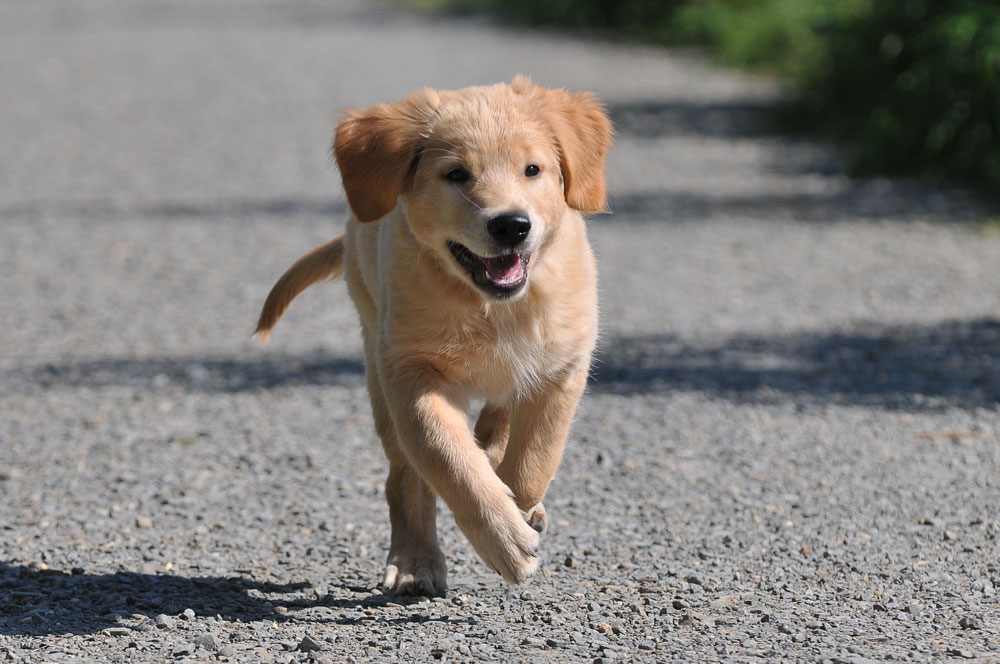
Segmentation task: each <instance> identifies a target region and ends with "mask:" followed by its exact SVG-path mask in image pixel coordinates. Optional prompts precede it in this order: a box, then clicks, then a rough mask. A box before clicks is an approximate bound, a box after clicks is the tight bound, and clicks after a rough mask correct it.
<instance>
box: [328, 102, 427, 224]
mask: <svg viewBox="0 0 1000 664" xmlns="http://www.w3.org/2000/svg"><path fill="white" fill-rule="evenodd" d="M438 104H439V97H438V95H437V93H436V92H434V91H433V90H430V89H428V88H424V89H422V90H419V91H417V92H414V93H413V94H411V95H409V96H407V97H405V98H404V99H402V100H400V101H398V102H395V103H393V104H378V105H377V106H372V107H371V108H369V109H365V110H359V109H353V110H349V111H346V112H345V117H344V119H343V120H341V122H340V124H339V125H337V129H336V131H335V132H334V139H333V154H334V157H335V158H336V160H337V167H338V168H339V169H340V177H341V179H342V180H343V182H344V191H345V192H346V193H347V202H348V204H350V206H351V210H352V211H353V212H354V216H356V217H357V218H358V221H375V220H376V219H380V218H382V217H384V216H385V215H386V214H388V213H389V212H390V211H391V210H392V209H393V208H394V207H396V199H397V198H398V197H399V195H400V194H401V193H403V191H404V189H405V188H406V185H407V183H408V180H409V178H410V176H411V175H412V173H411V171H412V167H413V166H414V164H415V160H416V159H417V155H418V149H419V147H420V140H421V137H422V135H423V134H424V133H425V132H426V130H427V127H428V125H429V123H430V121H431V119H432V118H433V115H434V112H435V110H436V109H437V107H438Z"/></svg>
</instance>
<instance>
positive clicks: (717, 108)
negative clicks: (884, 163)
mask: <svg viewBox="0 0 1000 664" xmlns="http://www.w3.org/2000/svg"><path fill="white" fill-rule="evenodd" d="M776 103H777V102H770V101H767V100H761V101H750V102H746V101H743V102H740V101H737V102H656V101H650V102H634V103H618V104H611V105H609V107H608V112H609V114H610V116H611V118H612V121H613V122H614V125H615V131H616V133H617V134H618V135H619V136H626V137H627V136H631V137H635V138H639V139H644V140H650V139H657V138H676V137H684V136H697V137H707V138H710V139H715V138H718V139H722V140H726V141H729V142H730V143H732V142H733V141H734V140H735V141H740V140H745V141H761V140H763V141H766V143H764V144H763V152H762V164H761V168H762V170H763V172H764V173H766V174H768V175H773V176H777V177H779V178H798V179H799V180H801V182H800V183H799V184H798V185H797V186H795V187H792V188H789V187H787V186H785V187H782V188H781V192H780V193H774V192H775V188H774V187H766V188H763V189H762V192H761V193H745V192H741V193H737V194H727V193H724V192H712V193H704V192H701V191H698V192H686V191H669V190H662V189H657V190H653V191H635V192H631V193H626V194H619V195H615V194H614V193H613V192H612V195H611V200H610V206H611V209H612V210H613V211H614V212H615V215H616V216H613V217H611V218H610V220H612V221H615V220H617V221H643V220H656V221H663V220H666V221H672V222H683V221H701V220H712V219H717V218H741V219H760V220H765V221H769V220H786V221H801V222H807V223H808V222H813V223H815V222H834V221H850V220H860V219H864V220H876V219H877V220H885V219H890V220H895V221H912V220H916V219H921V220H925V221H933V222H954V221H956V220H962V221H977V220H979V219H981V218H983V217H985V216H988V215H990V214H995V213H996V211H997V210H1000V201H997V200H994V201H992V202H990V201H987V200H984V199H983V198H982V197H981V196H980V197H974V196H972V195H971V194H970V193H969V192H964V191H961V190H956V189H951V190H943V189H942V188H941V187H937V186H935V187H929V186H927V183H926V182H921V181H917V180H910V179H906V178H893V179H887V178H847V177H846V176H845V175H844V173H846V171H847V166H848V165H847V159H846V158H845V155H844V154H842V153H841V152H840V151H838V150H837V149H836V147H835V146H834V145H832V144H829V145H823V144H821V143H817V142H816V141H814V140H798V139H795V138H789V137H788V136H787V135H783V134H782V133H781V132H778V131H777V130H776V124H775V121H774V109H775V108H776ZM770 144H774V145H778V144H780V146H781V149H774V150H770V152H769V151H768V148H767V146H768V145H770ZM768 154H772V157H771V158H768V156H767V155H768Z"/></svg>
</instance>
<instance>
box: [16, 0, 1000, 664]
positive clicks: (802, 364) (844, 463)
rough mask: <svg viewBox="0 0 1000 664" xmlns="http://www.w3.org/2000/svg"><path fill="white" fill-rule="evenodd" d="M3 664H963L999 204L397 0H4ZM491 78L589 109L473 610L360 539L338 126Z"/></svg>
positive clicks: (993, 574) (996, 395)
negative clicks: (574, 223) (604, 108)
mask: <svg viewBox="0 0 1000 664" xmlns="http://www.w3.org/2000/svg"><path fill="white" fill-rule="evenodd" d="M0 37H2V38H0V86H2V89H3V90H4V104H2V105H0V152H2V154H4V155H5V158H4V159H3V160H0V273H2V274H3V275H4V277H3V280H2V281H0V319H2V320H3V321H4V326H3V327H2V328H0V349H2V351H0V441H2V445H0V661H11V662H37V661H51V662H84V661H109V662H125V661H131V662H162V661H164V660H174V659H176V660H177V661H211V660H213V659H215V660H228V661H240V662H307V661H329V662H342V661H348V662H350V661H354V662H361V661H371V660H382V659H389V658H396V659H404V660H406V661H427V662H431V661H494V660H500V661H554V662H561V661H565V662H579V661H585V662H595V661H650V662H654V661H657V662H659V661H669V660H677V661H691V660H700V661H762V660H767V661H803V662H849V663H852V664H861V663H864V662H871V661H888V660H892V661H928V660H937V659H973V661H996V660H997V657H998V655H997V653H1000V639H998V637H997V634H998V633H1000V629H998V627H1000V605H998V599H997V593H996V588H997V586H998V585H1000V563H998V561H1000V545H998V535H1000V517H998V515H1000V490H998V489H1000V486H998V477H1000V473H998V470H1000V463H998V462H1000V459H998V449H1000V448H998V445H997V442H998V440H997V439H998V431H1000V408H998V406H1000V378H998V376H1000V372H998V367H1000V318H998V312H1000V281H998V280H997V278H996V266H997V265H998V264H1000V234H998V233H997V232H996V231H995V228H994V225H992V224H980V223H979V222H980V220H982V219H984V218H986V217H988V216H990V215H991V214H992V215H996V214H997V211H996V209H995V208H992V209H991V208H990V206H989V205H988V204H987V203H986V202H984V201H982V200H977V199H976V198H974V197H973V196H971V195H970V194H968V193H966V192H962V191H954V190H944V189H941V188H936V187H933V186H931V185H928V184H926V183H918V182H912V181H906V180H891V179H870V180H852V179H849V178H847V177H846V176H845V175H844V174H843V159H842V157H841V156H840V155H839V153H837V151H836V150H835V148H833V147H831V146H826V145H821V144H818V143H814V142H810V141H805V140H799V139H790V138H787V137H783V136H779V135H774V134H773V133H771V132H769V131H768V130H767V128H766V125H765V124H764V123H763V122H762V114H763V113H764V111H765V109H766V107H767V105H768V104H770V103H772V102H773V100H774V99H775V96H776V94H777V91H776V88H775V86H774V85H773V84H772V83H770V82H768V81H766V80H759V79H753V78H743V77H737V76H735V75H732V74H728V73H724V72H719V71H716V70H713V69H711V68H709V67H707V66H706V65H705V64H704V63H702V62H700V61H699V60H697V59H695V58H692V57H691V56H690V55H685V54H677V53H671V52H665V51H661V50H658V49H653V48H647V47H640V46H626V45H621V44H616V43H605V42H600V41H594V40H579V39H575V38H570V37H566V36H562V35H554V34H549V33H541V32H535V31H516V30H510V29H506V28H500V27H497V26H494V25H492V24H489V23H487V22H483V21H480V20H472V19H458V18H446V19H431V18H426V17H420V16H414V15H410V14H403V13H398V12H396V11H395V10H394V8H393V5H389V4H386V5H382V4H376V3H363V2H360V1H358V2H351V1H347V0H345V1H343V2H337V3H325V2H323V3H320V2H301V3H281V2H277V1H272V0H253V1H252V2H246V3H239V4H238V5H236V4H233V3H229V2H221V1H220V2H216V1H214V0H213V1H211V2H203V1H201V0H199V1H198V2H195V1H194V0H180V1H179V2H169V3H168V2H160V1H159V0H150V1H149V2H143V3H127V2H124V0H95V1H94V2H88V3H83V4H81V3H76V2H70V1H69V0H42V1H39V2H32V3H4V4H3V5H2V6H0ZM519 71H523V72H527V73H530V74H532V75H533V76H534V77H535V78H536V79H537V80H538V81H539V82H541V83H544V84H548V85H565V86H568V87H571V88H577V89H591V90H594V91H595V92H597V93H598V94H600V95H601V96H602V97H603V98H604V99H605V100H606V101H607V102H608V105H609V109H610V110H611V112H612V115H613V117H614V119H615V121H616V124H617V127H618V132H619V136H618V140H617V145H616V148H615V150H614V152H613V154H612V156H611V159H610V164H609V178H610V185H611V188H612V192H613V200H612V205H613V207H614V208H615V210H616V213H615V214H613V215H609V216H602V217H597V218H595V219H594V220H593V221H592V223H591V236H592V239H593V244H594V246H595V250H596V251H597V253H598V255H599V260H600V262H601V271H602V285H601V289H602V308H603V318H604V323H603V333H602V334H603V336H602V341H601V356H600V358H599V361H598V363H597V364H596V365H595V368H594V379H593V381H592V384H591V386H590V389H589V391H588V394H587V395H586V397H585V398H584V401H583V403H582V405H581V408H580V412H579V415H578V417H577V421H576V424H575V427H574V432H573V436H572V440H571V442H570V444H569V446H568V449H567V453H566V458H565V461H564V464H563V467H562V468H561V470H560V473H559V475H558V477H557V478H556V481H555V482H554V483H553V486H552V488H551V490H550V493H549V496H548V498H547V499H546V507H547V508H548V511H549V514H550V527H549V531H548V532H547V533H546V534H545V536H544V537H543V540H542V555H543V561H542V567H541V571H540V573H539V574H538V575H537V576H536V577H535V578H533V579H532V580H531V581H530V582H529V584H528V585H526V586H524V587H517V588H513V587H508V586H505V585H503V584H502V583H501V582H500V581H499V580H498V578H497V577H496V576H495V575H493V574H491V573H489V572H488V570H486V568H485V567H484V566H483V564H482V563H481V562H480V561H479V560H478V559H477V558H476V556H475V554H474V552H473V551H472V550H471V548H470V547H469V545H468V543H467V542H466V541H465V540H464V538H463V537H462V536H461V534H460V533H459V532H458V531H457V529H456V528H455V526H454V523H453V521H452V519H451V517H450V515H449V514H448V513H447V510H442V514H441V517H440V531H441V538H442V542H443V546H444V549H445V551H446V554H447V557H448V567H449V570H450V588H451V589H450V591H449V596H448V597H447V598H440V599H438V600H434V601H432V600H429V599H426V598H391V597H385V596H383V595H382V594H381V593H380V591H379V590H378V588H377V580H378V579H379V578H380V572H381V567H382V564H383V562H384V557H385V552H386V547H387V544H388V536H389V532H388V519H387V515H386V508H385V505H384V500H383V497H382V483H383V480H384V476H385V474H386V471H387V468H386V462H385V460H384V458H383V457H382V453H381V451H380V448H379V445H378V443H377V440H376V439H375V436H374V432H373V430H372V425H371V422H370V414H369V412H368V405H367V397H366V395H365V389H364V378H363V366H362V364H361V361H360V339H359V334H358V331H357V322H356V316H355V314H354V312H353V309H352V307H351V305H350V303H349V301H348V298H347V295H346V293H345V292H344V289H343V286H342V285H333V286H328V287H322V288H317V289H315V290H313V291H310V292H307V293H306V294H304V295H303V296H302V298H301V299H300V300H299V301H297V302H296V305H295V307H293V309H292V310H291V311H290V312H289V315H288V316H287V318H286V320H284V321H283V322H282V324H281V326H280V327H279V328H278V330H277V331H276V334H275V337H274V339H273V341H272V343H271V345H270V346H269V347H266V348H261V347H259V346H257V345H255V344H254V343H253V342H252V341H251V340H250V338H249V333H250V331H251V327H252V324H253V322H254V320H255V315H256V313H257V308H258V307H259V305H260V303H261V300H262V298H263V296H264V295H265V294H266V292H267V289H268V288H269V287H270V285H271V283H272V282H273V280H274V279H275V278H276V277H277V276H278V274H280V272H281V270H283V269H284V268H285V267H286V266H287V265H288V264H289V263H290V262H291V261H292V260H294V259H295V258H296V257H298V256H299V255H301V254H302V253H303V252H304V251H305V250H307V249H308V248H310V247H313V246H315V245H316V244H319V243H320V242H322V241H325V240H326V239H329V237H331V236H333V235H334V234H336V233H337V232H339V230H340V228H341V227H342V223H343V222H342V219H343V213H344V209H345V208H344V201H343V197H342V195H341V193H340V191H339V186H338V185H337V181H336V175H335V173H334V172H333V170H332V167H331V166H330V165H329V157H328V156H327V141H328V132H329V126H330V124H331V123H332V122H333V121H334V120H335V118H336V116H337V113H338V109H340V108H342V107H346V106H353V105H365V104H369V103H373V102H376V101H380V100H385V99H392V98H396V97H398V96H399V95H401V94H403V93H404V92H406V91H408V90H410V89H413V88H416V87H418V86H420V85H431V86H439V87H455V86H461V85H466V84H471V83H483V82H494V81H498V80H503V79H509V78H510V77H511V76H512V75H513V74H514V73H516V72H519Z"/></svg>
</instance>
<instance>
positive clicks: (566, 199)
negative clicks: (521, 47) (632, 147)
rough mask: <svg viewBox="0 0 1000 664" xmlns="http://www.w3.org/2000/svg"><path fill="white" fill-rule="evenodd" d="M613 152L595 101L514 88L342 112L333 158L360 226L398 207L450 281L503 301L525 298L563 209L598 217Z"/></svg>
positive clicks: (517, 83) (420, 96) (426, 93)
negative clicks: (453, 278) (533, 270)
mask: <svg viewBox="0 0 1000 664" xmlns="http://www.w3.org/2000/svg"><path fill="white" fill-rule="evenodd" d="M610 145H611V123H610V122H609V121H608V118H607V115H606V114H605V112H604V109H603V108H602V106H601V104H600V103H599V102H598V101H597V99H596V98H595V97H594V96H593V95H591V94H589V93H585V92H576V93H569V92H566V91H565V90H550V89H546V88H542V87H540V86H536V85H533V84H532V83H531V81H529V80H528V79H527V78H524V77H517V78H515V79H514V81H513V82H512V83H511V84H510V85H494V86H490V87H478V88H466V89H463V90H458V91H442V92H436V91H434V90H429V89H423V90H420V91H418V92H416V93H413V94H411V95H410V96H408V97H406V98H404V99H402V100H400V101H398V102H396V103H394V104H379V105H377V106H374V107H372V108H369V109H366V110H352V111H348V112H347V115H346V117H345V118H344V120H342V121H341V123H340V124H339V125H338V127H337V130H336V136H335V138H334V143H333V150H334V155H335V157H336V159H337V165H338V166H339V168H340V173H341V177H342V179H343V182H344V189H345V191H346V192H347V199H348V202H349V203H350V206H351V210H352V211H353V212H354V214H355V216H356V217H357V218H358V220H359V221H375V220H377V219H380V218H381V217H383V216H385V215H386V214H388V213H389V212H390V211H391V210H393V209H394V208H395V207H396V204H397V200H398V199H400V197H402V203H403V205H404V206H405V210H406V218H407V222H408V223H409V225H410V228H411V230H412V232H413V234H414V236H415V237H416V238H417V240H418V241H419V242H420V243H421V245H422V246H423V247H424V248H426V249H429V250H430V251H432V252H434V253H435V255H436V256H437V257H438V259H439V261H440V262H441V264H442V265H443V266H445V269H446V270H448V271H450V272H451V273H452V274H454V275H455V276H456V277H458V278H460V279H465V280H466V281H471V283H473V284H474V285H475V286H476V287H478V288H479V290H480V291H481V292H483V293H484V294H486V295H487V296H488V297H491V298H495V299H508V298H514V297H517V296H518V295H519V294H520V293H522V292H523V291H524V287H525V285H526V284H527V282H528V278H529V271H530V268H531V266H532V265H533V263H534V262H535V261H536V260H538V256H539V255H540V254H541V252H544V250H545V246H546V244H547V243H548V242H549V241H550V240H551V239H552V238H553V237H554V236H555V234H556V233H557V231H558V228H559V224H560V221H561V220H562V219H563V217H564V216H565V214H566V212H567V207H568V208H572V209H575V210H579V211H580V212H602V211H604V209H605V198H606V197H605V184H604V160H605V156H606V154H607V151H608V148H609V147H610Z"/></svg>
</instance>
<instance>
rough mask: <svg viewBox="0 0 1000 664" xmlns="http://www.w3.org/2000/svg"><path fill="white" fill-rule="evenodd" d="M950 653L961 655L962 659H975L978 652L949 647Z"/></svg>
mask: <svg viewBox="0 0 1000 664" xmlns="http://www.w3.org/2000/svg"><path fill="white" fill-rule="evenodd" d="M948 654H949V655H951V656H952V657H961V658H962V659H974V658H975V656H976V653H974V652H972V651H971V650H960V649H959V648H948Z"/></svg>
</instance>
